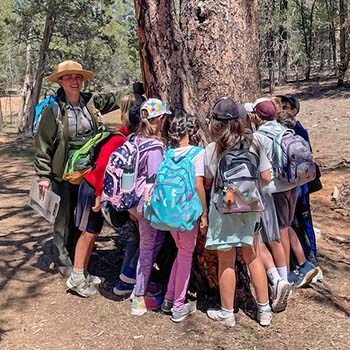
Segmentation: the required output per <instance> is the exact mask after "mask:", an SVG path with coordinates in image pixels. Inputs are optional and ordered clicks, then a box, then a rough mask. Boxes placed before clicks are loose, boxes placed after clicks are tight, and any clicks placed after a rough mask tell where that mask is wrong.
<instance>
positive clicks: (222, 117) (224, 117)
mask: <svg viewBox="0 0 350 350" xmlns="http://www.w3.org/2000/svg"><path fill="white" fill-rule="evenodd" d="M213 118H214V119H216V120H235V119H238V118H239V115H236V116H235V115H232V114H231V113H226V114H221V115H219V114H216V113H213Z"/></svg>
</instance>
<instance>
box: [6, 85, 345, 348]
mask: <svg viewBox="0 0 350 350" xmlns="http://www.w3.org/2000/svg"><path fill="white" fill-rule="evenodd" d="M288 91H289V92H295V93H297V95H298V97H299V98H300V100H301V108H302V110H301V113H300V119H301V121H302V122H303V124H304V125H305V126H306V127H307V128H308V130H309V133H310V136H311V140H312V145H313V150H314V154H315V156H316V159H317V160H318V161H320V162H321V164H322V173H323V175H322V182H323V185H324V189H323V190H322V191H321V192H318V193H316V194H314V195H313V196H312V209H313V215H314V225H315V227H317V228H318V229H319V230H320V234H319V235H318V249H319V261H320V264H321V266H322V270H323V273H324V278H325V279H324V282H323V283H318V284H316V285H313V286H312V287H310V288H306V289H303V290H294V291H293V294H292V296H291V298H290V301H289V305H288V308H287V310H286V311H285V312H283V313H280V314H277V315H274V318H273V323H272V325H271V326H270V327H268V328H262V327H260V326H259V325H258V324H257V323H256V322H255V321H252V320H250V319H249V318H247V317H246V316H245V315H244V314H241V313H239V314H238V317H237V326H236V327H235V328H234V329H232V330H226V329H224V328H222V327H220V326H218V325H216V324H214V323H212V322H211V321H210V320H208V318H207V317H206V315H205V313H204V311H205V310H203V311H198V312H196V313H195V314H194V315H192V316H191V317H188V318H187V319H186V320H185V321H184V322H182V323H180V324H174V323H172V322H171V321H170V319H169V317H168V316H165V315H163V314H162V313H159V312H147V313H146V314H145V315H144V316H142V317H139V318H135V317H133V316H131V315H130V302H129V301H128V300H125V301H118V300H116V299H115V298H114V297H113V293H112V291H111V288H112V286H113V283H114V282H115V278H113V277H112V278H110V279H109V280H108V281H107V283H106V284H105V285H104V286H103V288H102V290H101V294H100V295H98V296H97V297H94V298H92V299H83V298H79V297H77V296H76V295H73V294H70V293H67V289H66V287H65V284H64V279H62V277H61V276H60V275H59V274H58V273H57V271H56V270H55V267H54V264H53V262H52V253H51V251H52V228H51V227H50V226H49V225H48V224H46V222H44V221H43V220H42V219H40V218H39V217H38V216H37V215H36V214H34V212H33V211H32V210H31V209H29V208H28V207H27V206H26V203H27V196H28V189H29V187H30V182H31V179H32V176H33V168H32V148H31V140H28V139H24V138H21V137H18V136H17V135H15V134H0V311H1V312H0V349H2V350H15V349H21V350H25V349H31V350H32V349H40V350H44V349H45V350H49V349H69V350H70V349H122V350H127V349H135V350H136V349H159V350H160V349H193V350H195V349H201V350H203V349H216V350H229V349H264V348H269V349H271V350H274V349H278V350H282V349H338V350H340V349H350V320H349V316H350V293H349V288H350V212H349V211H347V210H343V209H342V208H335V204H334V203H333V202H332V201H331V197H332V191H333V188H334V186H335V185H337V186H338V187H340V186H341V184H342V183H343V182H344V181H345V180H349V181H350V142H349V136H348V135H349V132H350V99H349V96H350V91H349V90H346V89H344V90H337V89H335V88H334V87H333V85H332V84H331V83H324V84H319V83H315V84H313V85H311V86H310V85H307V86H306V85H305V86H303V85H300V86H295V85H290V86H286V87H284V88H283V89H281V90H279V91H278V92H279V93H282V92H288ZM115 242H116V237H115V235H114V234H111V231H110V230H105V231H104V232H103V234H102V235H101V237H100V239H99V242H98V250H97V253H96V254H95V255H96V256H95V259H99V260H100V261H102V262H105V264H104V265H103V266H104V269H105V270H104V271H102V273H103V274H106V275H107V276H110V275H112V276H113V271H114V269H116V267H117V266H118V261H117V258H115V262H113V263H112V264H111V263H110V261H113V259H111V256H115V257H116V256H117V253H116V252H117V246H116V243H115ZM108 271H109V272H110V273H109V274H108V273H107V272H108ZM114 276H115V277H116V276H117V274H116V273H115V275H114Z"/></svg>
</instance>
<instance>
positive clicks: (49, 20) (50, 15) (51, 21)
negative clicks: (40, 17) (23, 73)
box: [25, 2, 56, 134]
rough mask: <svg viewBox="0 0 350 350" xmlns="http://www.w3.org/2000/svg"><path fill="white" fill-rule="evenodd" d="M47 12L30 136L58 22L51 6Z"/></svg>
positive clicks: (27, 128) (28, 122) (29, 115)
mask: <svg viewBox="0 0 350 350" xmlns="http://www.w3.org/2000/svg"><path fill="white" fill-rule="evenodd" d="M49 3H50V2H49ZM47 11H48V12H47V14H46V21H45V29H44V34H43V39H42V42H41V46H40V54H39V62H38V68H37V71H36V74H35V78H34V85H33V91H32V95H31V100H30V108H28V110H27V114H26V116H25V120H26V125H25V131H26V132H27V133H29V134H30V133H31V131H32V125H33V119H34V109H35V106H36V105H37V103H38V101H39V97H40V90H41V85H42V81H43V74H44V71H45V63H46V56H47V50H48V49H49V45H50V41H51V37H52V33H53V29H54V26H55V20H56V13H55V11H54V9H53V8H50V6H48V10H47Z"/></svg>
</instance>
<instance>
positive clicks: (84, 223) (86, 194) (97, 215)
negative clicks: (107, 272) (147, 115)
mask: <svg viewBox="0 0 350 350" xmlns="http://www.w3.org/2000/svg"><path fill="white" fill-rule="evenodd" d="M134 102H135V96H134V94H130V95H127V96H124V97H123V98H122V100H121V107H122V108H123V109H125V108H124V107H125V106H128V108H130V107H131V106H132V105H133V103H134ZM138 122H139V120H138V119H136V120H130V119H128V118H125V117H124V124H123V125H122V126H121V127H120V129H119V130H118V133H117V134H116V135H114V136H112V137H110V138H109V139H108V141H107V142H106V143H105V144H104V145H103V146H102V147H101V150H100V153H99V155H98V158H97V160H96V163H95V166H94V168H93V169H92V170H91V171H89V172H88V173H87V174H86V175H85V176H84V179H83V181H82V183H81V184H80V186H79V193H78V204H77V209H76V226H77V227H78V228H79V230H81V231H82V234H81V235H80V237H79V239H78V242H77V245H76V248H75V257H74V267H73V271H72V273H71V275H70V277H69V278H68V280H67V281H66V285H67V287H68V288H69V289H71V290H73V291H75V292H76V293H78V294H79V295H80V296H82V297H90V296H93V295H95V294H96V293H97V288H96V285H98V284H100V283H101V279H100V278H99V277H97V276H92V275H90V274H89V273H88V271H87V268H88V265H89V261H90V257H91V252H92V249H93V246H94V243H95V240H96V238H97V236H98V234H99V233H100V232H101V230H102V226H103V216H102V213H101V194H102V191H103V179H104V172H105V168H106V165H107V162H108V159H109V157H110V155H111V153H112V152H113V151H114V150H115V149H116V148H118V147H120V146H121V145H122V144H123V143H124V142H125V138H126V136H128V135H129V134H130V133H131V132H132V131H133V130H134V129H135V128H136V127H137V125H138Z"/></svg>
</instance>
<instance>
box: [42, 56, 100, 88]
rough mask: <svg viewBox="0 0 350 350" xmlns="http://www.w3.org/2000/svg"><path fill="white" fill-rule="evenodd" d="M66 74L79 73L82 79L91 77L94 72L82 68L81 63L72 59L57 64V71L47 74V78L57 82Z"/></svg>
mask: <svg viewBox="0 0 350 350" xmlns="http://www.w3.org/2000/svg"><path fill="white" fill-rule="evenodd" d="M67 74H80V75H81V76H82V77H83V80H89V79H92V78H93V76H94V73H92V72H91V71H89V70H85V69H83V67H82V65H81V64H80V63H78V62H74V61H64V62H62V63H60V64H59V65H58V66H57V72H55V73H53V74H51V75H49V76H48V77H47V80H48V81H49V82H51V83H57V82H58V80H59V79H60V78H61V77H62V76H63V75H67Z"/></svg>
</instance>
